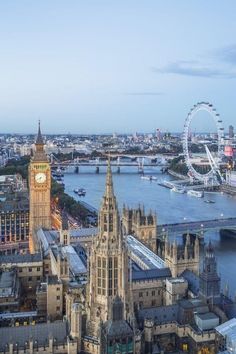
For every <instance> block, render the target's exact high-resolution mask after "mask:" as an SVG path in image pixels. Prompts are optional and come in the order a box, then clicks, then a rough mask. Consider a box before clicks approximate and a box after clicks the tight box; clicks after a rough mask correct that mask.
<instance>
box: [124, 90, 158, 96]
mask: <svg viewBox="0 0 236 354" xmlns="http://www.w3.org/2000/svg"><path fill="white" fill-rule="evenodd" d="M125 95H126V96H162V95H164V93H163V92H152V91H149V92H127V93H125Z"/></svg>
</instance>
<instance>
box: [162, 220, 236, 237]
mask: <svg viewBox="0 0 236 354" xmlns="http://www.w3.org/2000/svg"><path fill="white" fill-rule="evenodd" d="M221 228H227V229H236V218H219V219H213V220H201V221H191V222H184V223H175V224H162V225H158V226H157V235H158V237H160V235H164V234H165V233H166V232H168V233H169V234H176V233H178V234H179V235H182V234H183V233H185V232H188V231H189V232H196V233H203V232H205V231H208V230H214V229H215V230H219V229H221Z"/></svg>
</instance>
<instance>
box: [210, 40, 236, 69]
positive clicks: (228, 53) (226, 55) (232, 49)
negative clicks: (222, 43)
mask: <svg viewBox="0 0 236 354" xmlns="http://www.w3.org/2000/svg"><path fill="white" fill-rule="evenodd" d="M214 54H215V55H216V57H217V58H218V59H220V60H221V61H224V62H226V63H228V64H232V65H234V64H236V44H232V45H229V46H227V47H223V48H220V49H218V50H216V51H215V52H214Z"/></svg>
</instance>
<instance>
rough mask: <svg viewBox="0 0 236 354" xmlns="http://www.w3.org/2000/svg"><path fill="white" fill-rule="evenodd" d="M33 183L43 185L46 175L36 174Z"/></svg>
mask: <svg viewBox="0 0 236 354" xmlns="http://www.w3.org/2000/svg"><path fill="white" fill-rule="evenodd" d="M35 181H36V182H37V183H44V182H45V181H46V175H45V173H42V172H40V173H37V175H36V176H35Z"/></svg>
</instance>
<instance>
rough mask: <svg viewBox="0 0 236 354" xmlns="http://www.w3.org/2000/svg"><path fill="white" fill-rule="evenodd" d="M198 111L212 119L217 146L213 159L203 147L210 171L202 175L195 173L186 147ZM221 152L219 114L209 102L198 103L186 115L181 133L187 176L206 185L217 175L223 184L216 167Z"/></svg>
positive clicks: (221, 141) (222, 129)
mask: <svg viewBox="0 0 236 354" xmlns="http://www.w3.org/2000/svg"><path fill="white" fill-rule="evenodd" d="M200 111H206V112H208V113H209V116H210V117H211V118H213V120H214V122H215V125H216V129H217V145H218V151H217V157H216V158H213V156H212V154H211V152H210V150H209V149H208V147H207V145H205V150H206V154H207V158H208V161H209V165H210V170H209V171H208V172H207V173H204V174H202V173H200V172H198V171H196V169H195V168H194V167H193V164H192V162H191V157H190V154H191V152H190V151H189V145H188V142H189V134H190V124H191V122H192V120H193V119H194V118H195V116H196V115H197V113H198V112H200ZM223 152H224V128H223V126H222V120H221V119H220V115H219V113H217V112H216V109H215V108H214V107H213V105H212V104H211V103H209V102H199V103H197V104H195V105H194V106H193V108H192V109H191V110H190V112H189V113H188V115H187V118H186V120H185V123H184V132H183V153H184V158H185V163H186V165H187V167H188V170H189V176H190V177H192V178H195V179H197V180H199V181H201V182H203V183H208V182H209V180H214V179H216V176H217V174H218V176H219V178H220V179H221V182H223V177H222V176H221V174H220V169H219V165H218V163H219V161H220V160H221V158H222V156H223Z"/></svg>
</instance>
